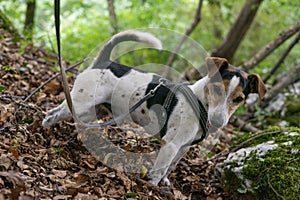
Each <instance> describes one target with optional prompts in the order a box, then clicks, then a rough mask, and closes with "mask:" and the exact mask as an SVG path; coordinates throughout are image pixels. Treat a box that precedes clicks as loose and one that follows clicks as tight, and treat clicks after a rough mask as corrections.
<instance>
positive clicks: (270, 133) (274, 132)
mask: <svg viewBox="0 0 300 200" xmlns="http://www.w3.org/2000/svg"><path fill="white" fill-rule="evenodd" d="M284 131H287V130H279V131H273V132H266V133H259V134H258V135H255V136H253V137H251V138H249V139H247V140H245V141H243V142H241V143H240V144H239V145H238V146H236V147H235V148H233V149H232V150H230V151H229V153H231V152H234V151H237V150H238V149H240V148H242V147H243V146H244V145H245V144H246V143H248V142H250V141H252V140H255V139H257V138H259V137H262V136H265V135H273V134H277V133H282V132H284Z"/></svg>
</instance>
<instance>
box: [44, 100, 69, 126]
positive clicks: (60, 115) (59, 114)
mask: <svg viewBox="0 0 300 200" xmlns="http://www.w3.org/2000/svg"><path fill="white" fill-rule="evenodd" d="M71 117H72V115H71V112H70V110H69V108H68V104H67V102H66V100H64V101H63V102H62V103H61V104H60V105H59V106H58V107H56V108H53V109H51V110H49V111H48V112H47V115H46V117H45V119H44V120H43V127H48V126H51V125H53V124H55V123H56V122H58V121H61V120H67V119H70V118H71Z"/></svg>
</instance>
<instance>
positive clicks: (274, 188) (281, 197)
mask: <svg viewBox="0 0 300 200" xmlns="http://www.w3.org/2000/svg"><path fill="white" fill-rule="evenodd" d="M267 177H268V184H269V186H270V188H271V189H272V190H273V192H274V193H275V194H276V195H277V196H278V197H280V198H281V199H283V200H285V198H284V197H283V196H282V195H280V194H279V193H278V192H277V191H276V190H275V188H274V187H273V186H272V184H271V183H270V176H269V174H267Z"/></svg>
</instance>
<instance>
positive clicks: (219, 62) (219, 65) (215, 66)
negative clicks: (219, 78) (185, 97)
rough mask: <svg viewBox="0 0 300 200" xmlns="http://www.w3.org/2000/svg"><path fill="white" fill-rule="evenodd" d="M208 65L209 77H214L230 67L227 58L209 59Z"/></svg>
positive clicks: (207, 60) (207, 59)
mask: <svg viewBox="0 0 300 200" xmlns="http://www.w3.org/2000/svg"><path fill="white" fill-rule="evenodd" d="M206 65H207V68H208V77H209V78H211V77H213V76H214V75H215V74H216V73H217V72H219V71H221V70H223V69H226V68H227V67H228V61H227V60H226V59H225V58H218V57H207V58H206Z"/></svg>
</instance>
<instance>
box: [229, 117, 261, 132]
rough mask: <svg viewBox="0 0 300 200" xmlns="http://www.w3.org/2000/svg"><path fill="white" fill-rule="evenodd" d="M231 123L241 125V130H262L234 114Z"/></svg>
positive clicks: (236, 125)
mask: <svg viewBox="0 0 300 200" xmlns="http://www.w3.org/2000/svg"><path fill="white" fill-rule="evenodd" d="M229 123H231V124H232V125H234V126H235V127H239V128H240V129H241V130H244V131H247V132H252V133H255V132H258V131H260V130H259V129H258V128H256V127H254V126H252V125H251V124H249V123H247V122H245V121H243V120H242V119H240V118H238V117H237V116H232V117H231V118H230V121H229Z"/></svg>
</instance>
